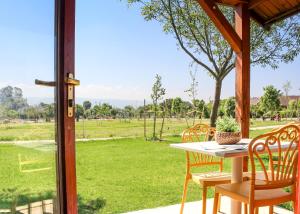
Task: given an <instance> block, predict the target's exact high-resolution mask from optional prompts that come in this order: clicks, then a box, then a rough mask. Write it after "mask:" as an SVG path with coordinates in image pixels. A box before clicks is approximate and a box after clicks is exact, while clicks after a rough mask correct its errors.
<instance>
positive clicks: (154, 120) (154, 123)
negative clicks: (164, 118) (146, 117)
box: [152, 106, 156, 140]
mask: <svg viewBox="0 0 300 214" xmlns="http://www.w3.org/2000/svg"><path fill="white" fill-rule="evenodd" d="M154 108H155V109H154V117H153V136H152V140H156V133H155V132H156V106H155V107H154Z"/></svg>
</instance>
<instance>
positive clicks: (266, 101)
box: [259, 85, 281, 113]
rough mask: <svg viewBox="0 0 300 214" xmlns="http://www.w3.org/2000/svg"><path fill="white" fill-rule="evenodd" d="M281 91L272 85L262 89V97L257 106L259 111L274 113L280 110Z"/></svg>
mask: <svg viewBox="0 0 300 214" xmlns="http://www.w3.org/2000/svg"><path fill="white" fill-rule="evenodd" d="M280 96H281V91H280V90H278V89H276V88H275V87H274V86H273V85H269V86H266V87H264V95H263V96H262V97H261V98H260V100H259V104H260V107H261V109H263V111H264V112H265V113H266V112H271V113H273V112H275V111H278V110H279V109H280Z"/></svg>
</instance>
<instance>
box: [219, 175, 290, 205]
mask: <svg viewBox="0 0 300 214" xmlns="http://www.w3.org/2000/svg"><path fill="white" fill-rule="evenodd" d="M259 183H261V184H264V183H265V182H264V181H262V180H257V181H256V184H259ZM250 188H251V183H250V181H245V182H242V183H236V184H221V185H217V186H216V192H218V193H220V194H221V195H225V196H229V197H231V198H233V199H235V200H238V201H242V202H244V203H247V204H249V193H250ZM292 197H293V195H292V194H291V193H288V192H285V191H284V190H283V189H281V188H278V189H269V190H255V196H254V200H255V203H256V206H270V205H271V204H273V205H275V204H280V203H283V202H286V201H290V200H292Z"/></svg>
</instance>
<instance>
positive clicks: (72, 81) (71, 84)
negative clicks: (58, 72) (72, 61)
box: [35, 73, 80, 117]
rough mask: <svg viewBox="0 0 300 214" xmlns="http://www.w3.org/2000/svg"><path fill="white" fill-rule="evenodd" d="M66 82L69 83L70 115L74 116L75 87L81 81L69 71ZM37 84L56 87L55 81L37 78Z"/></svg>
mask: <svg viewBox="0 0 300 214" xmlns="http://www.w3.org/2000/svg"><path fill="white" fill-rule="evenodd" d="M65 83H66V84H67V88H68V103H67V105H68V117H73V115H74V108H75V101H74V87H75V86H78V85H80V81H79V80H77V79H74V74H72V73H68V77H67V78H66V79H65ZM35 84H36V85H41V86H48V87H55V86H56V82H53V81H43V80H38V79H36V80H35Z"/></svg>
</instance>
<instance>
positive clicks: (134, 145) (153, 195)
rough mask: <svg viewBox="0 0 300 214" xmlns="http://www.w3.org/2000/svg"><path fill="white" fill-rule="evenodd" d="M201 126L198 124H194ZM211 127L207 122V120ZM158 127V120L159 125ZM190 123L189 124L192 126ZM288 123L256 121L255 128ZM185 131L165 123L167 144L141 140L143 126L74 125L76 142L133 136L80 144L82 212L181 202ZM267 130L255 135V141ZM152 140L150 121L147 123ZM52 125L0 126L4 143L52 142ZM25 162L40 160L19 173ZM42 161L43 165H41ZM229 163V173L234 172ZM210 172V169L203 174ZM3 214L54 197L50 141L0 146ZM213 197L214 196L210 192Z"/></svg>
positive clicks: (194, 194)
mask: <svg viewBox="0 0 300 214" xmlns="http://www.w3.org/2000/svg"><path fill="white" fill-rule="evenodd" d="M196 122H199V121H196ZM204 122H208V121H204ZM158 123H160V121H159V122H158ZM189 123H190V124H191V121H189ZM283 123H286V121H283V122H281V123H278V122H274V121H264V122H262V121H252V123H251V126H252V127H258V126H270V125H278V124H283ZM186 127H187V124H186V121H185V120H183V119H182V120H177V119H172V120H167V121H166V125H165V132H164V139H166V141H165V142H159V143H153V142H149V141H145V140H144V139H143V137H142V136H143V121H142V120H140V121H139V120H132V121H119V120H107V121H104V120H103V121H96V120H92V121H85V122H84V134H83V121H80V122H79V123H77V124H76V132H77V139H78V138H83V137H86V138H102V137H119V136H121V137H132V136H133V137H134V138H125V139H114V140H104V141H103V140H102V141H97V140H95V141H87V142H78V143H77V144H76V155H77V180H78V199H79V200H78V201H79V202H78V203H79V210H80V213H122V212H126V211H132V210H140V209H145V208H152V207H158V206H164V205H170V204H176V203H179V202H180V199H181V193H182V184H183V181H184V174H185V155H184V153H183V152H182V151H178V150H175V149H171V148H170V147H169V143H170V142H180V141H181V139H180V137H178V135H179V134H180V133H181V132H182V130H183V129H185V128H186ZM268 130H269V129H267V130H256V131H251V136H252V137H253V136H256V135H258V134H260V133H264V132H266V131H268ZM147 131H148V136H149V137H150V135H151V131H152V121H150V120H148V121H147ZM53 138H54V126H53V124H52V123H25V124H24V123H23V124H22V123H18V124H1V125H0V141H13V140H41V139H53ZM19 156H21V157H22V160H23V161H24V160H25V161H26V160H29V161H31V160H39V162H38V163H33V164H28V165H25V166H24V167H23V170H24V168H25V170H36V169H43V168H45V167H46V168H47V167H51V169H47V170H41V171H35V172H32V171H30V172H21V170H20V161H19ZM41 161H43V162H41ZM229 161H230V160H226V161H225V170H226V171H229V170H230V162H229ZM203 170H208V171H211V170H212V169H211V167H210V168H209V169H208V168H207V169H203ZM0 171H1V173H0V210H1V209H4V208H9V206H10V205H11V204H14V203H17V204H18V205H23V204H28V203H30V202H35V201H39V200H41V199H49V198H53V197H55V194H54V192H55V185H56V179H55V147H54V144H51V143H46V142H38V141H34V142H30V141H28V142H18V143H17V144H14V143H13V142H11V143H8V142H6V143H5V144H1V143H0ZM190 187H191V188H190V192H189V195H188V201H194V200H199V199H201V196H200V195H201V194H200V193H201V192H200V189H199V187H198V186H196V185H195V184H192V183H191V186H190ZM209 196H210V197H212V192H211V191H210V192H209Z"/></svg>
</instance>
